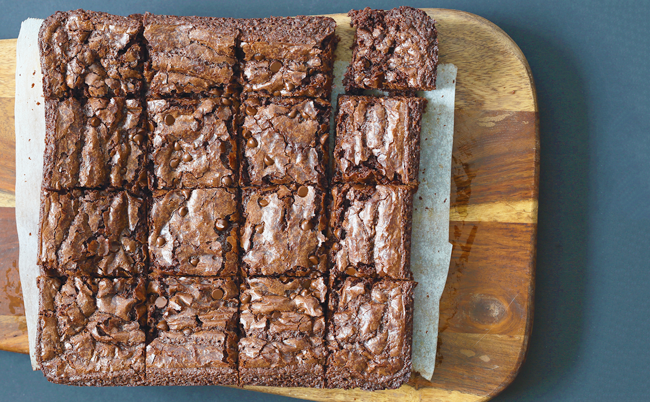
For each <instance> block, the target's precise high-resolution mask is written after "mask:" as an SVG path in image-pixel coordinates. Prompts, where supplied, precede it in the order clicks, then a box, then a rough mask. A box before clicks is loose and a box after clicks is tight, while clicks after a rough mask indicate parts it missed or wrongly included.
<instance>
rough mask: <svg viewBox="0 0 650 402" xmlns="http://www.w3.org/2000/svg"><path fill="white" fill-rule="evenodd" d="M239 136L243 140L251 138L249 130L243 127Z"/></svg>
mask: <svg viewBox="0 0 650 402" xmlns="http://www.w3.org/2000/svg"><path fill="white" fill-rule="evenodd" d="M241 135H242V136H243V137H244V138H248V137H250V136H251V130H249V129H247V128H246V127H244V128H242V129H241Z"/></svg>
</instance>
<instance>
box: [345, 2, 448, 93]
mask: <svg viewBox="0 0 650 402" xmlns="http://www.w3.org/2000/svg"><path fill="white" fill-rule="evenodd" d="M348 15H349V16H350V17H351V18H352V21H351V22H350V25H351V26H353V27H355V28H357V31H356V34H355V43H354V48H353V51H352V62H351V63H350V66H349V67H348V70H347V72H346V73H345V77H344V78H343V85H344V86H345V90H346V91H353V90H358V89H386V90H392V91H414V90H417V91H428V90H432V89H436V70H437V66H438V32H437V30H436V26H435V23H436V22H435V21H434V20H433V19H432V18H431V17H429V16H428V15H427V13H425V12H424V11H422V10H419V9H416V8H412V7H406V6H402V7H399V8H394V9H392V10H389V11H384V10H371V9H370V8H368V7H366V8H365V9H363V10H352V11H350V12H349V13H348Z"/></svg>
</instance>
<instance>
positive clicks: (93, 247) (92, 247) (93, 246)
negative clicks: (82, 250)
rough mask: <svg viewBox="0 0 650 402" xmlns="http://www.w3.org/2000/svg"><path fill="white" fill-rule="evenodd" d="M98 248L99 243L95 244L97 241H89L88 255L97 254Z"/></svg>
mask: <svg viewBox="0 0 650 402" xmlns="http://www.w3.org/2000/svg"><path fill="white" fill-rule="evenodd" d="M98 247H99V243H97V240H91V241H90V242H89V243H88V252H89V253H90V254H95V253H96V252H97V248H98Z"/></svg>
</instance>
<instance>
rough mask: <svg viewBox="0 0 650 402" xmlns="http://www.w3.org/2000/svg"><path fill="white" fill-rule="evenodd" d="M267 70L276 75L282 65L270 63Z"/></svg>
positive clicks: (276, 62)
mask: <svg viewBox="0 0 650 402" xmlns="http://www.w3.org/2000/svg"><path fill="white" fill-rule="evenodd" d="M269 68H270V69H271V72H272V73H277V72H278V71H280V69H281V68H282V63H280V62H279V61H277V60H276V61H274V62H273V63H271V65H270V66H269Z"/></svg>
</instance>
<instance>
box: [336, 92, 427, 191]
mask: <svg viewBox="0 0 650 402" xmlns="http://www.w3.org/2000/svg"><path fill="white" fill-rule="evenodd" d="M426 104H427V101H426V99H424V98H416V97H374V96H354V95H341V96H339V99H338V105H339V106H338V115H337V117H336V147H335V148H334V170H335V173H334V180H335V181H337V182H356V183H372V184H404V185H413V186H417V184H418V169H419V166H420V124H421V121H422V113H424V108H425V107H426Z"/></svg>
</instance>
